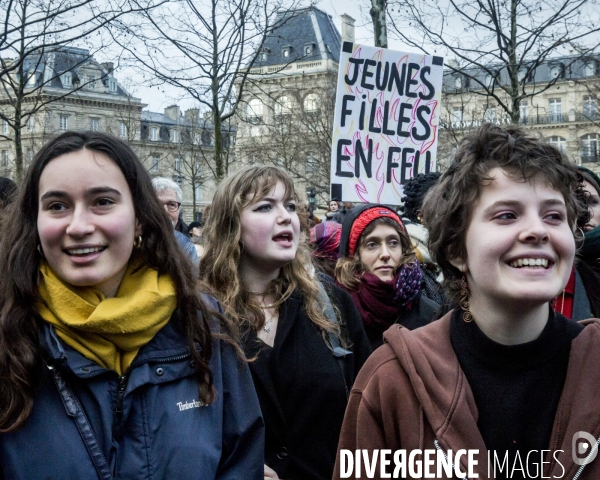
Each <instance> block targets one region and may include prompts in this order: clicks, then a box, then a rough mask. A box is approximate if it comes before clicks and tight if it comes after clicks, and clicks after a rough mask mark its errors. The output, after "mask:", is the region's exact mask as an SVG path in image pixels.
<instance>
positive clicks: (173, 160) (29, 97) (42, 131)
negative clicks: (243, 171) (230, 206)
mask: <svg viewBox="0 0 600 480" xmlns="http://www.w3.org/2000/svg"><path fill="white" fill-rule="evenodd" d="M23 70H24V72H26V75H27V79H26V85H25V87H26V88H25V90H24V93H23V95H22V97H21V98H20V99H21V103H22V107H21V115H22V117H23V119H22V121H21V122H20V125H21V127H20V131H19V132H18V133H19V135H18V141H19V142H20V145H21V149H22V152H23V155H22V156H23V167H24V170H26V168H27V167H28V165H29V164H30V163H31V161H32V160H33V156H34V155H35V153H36V152H37V151H38V150H39V148H40V147H41V146H42V145H43V144H44V143H45V142H46V141H48V140H49V139H51V138H53V137H54V136H56V135H58V134H60V133H62V132H65V131H67V130H80V131H99V132H105V133H109V134H112V135H115V136H117V137H119V138H122V139H123V140H125V141H127V142H128V143H129V144H130V145H131V147H132V148H133V150H134V151H135V152H136V154H137V155H138V156H139V158H140V160H141V161H142V162H143V163H144V165H145V166H146V168H147V169H148V171H149V172H150V174H151V175H152V176H166V177H168V178H172V179H173V180H175V181H176V182H177V183H178V184H179V185H180V186H181V187H182V190H183V197H184V198H183V205H182V214H183V216H184V219H185V220H186V221H188V222H189V221H192V220H194V219H195V218H197V213H196V212H201V211H202V209H203V207H204V206H206V205H207V204H208V203H210V201H211V200H212V192H213V191H214V181H213V176H212V170H211V162H212V149H213V147H212V145H213V139H212V128H211V124H210V122H207V121H205V120H204V118H203V117H202V116H201V115H200V113H199V111H198V110H197V109H190V110H187V111H186V112H184V113H182V112H181V111H180V108H179V107H178V106H177V105H173V106H170V107H167V108H165V109H164V112H162V113H156V112H150V111H147V110H144V107H145V106H146V105H145V104H144V103H142V100H141V99H140V98H136V97H134V96H132V95H130V94H129V93H128V92H127V90H126V89H125V88H124V87H123V85H122V84H121V83H120V82H119V81H118V80H117V78H116V77H115V72H114V68H113V64H112V63H99V62H97V61H96V60H95V59H94V58H93V57H92V56H91V55H90V54H89V51H88V50H85V49H79V48H71V47H62V48H58V49H56V50H55V51H53V52H50V53H44V54H43V55H39V56H36V57H31V58H27V59H25V61H24V69H23ZM17 80H18V79H17ZM4 81H5V83H6V82H7V81H8V82H13V84H14V83H15V78H11V79H5V80H4ZM8 86H9V87H10V86H11V85H8ZM3 90H4V92H3V93H2V92H0V109H1V111H2V113H3V114H4V115H5V116H6V117H7V119H6V120H0V122H1V123H2V125H1V127H0V176H7V177H13V178H14V177H15V172H16V164H15V162H16V142H17V135H16V134H17V132H16V128H18V125H16V124H15V122H14V121H13V120H12V119H13V118H14V110H15V107H14V105H15V98H14V96H13V95H11V91H10V89H7V88H5V89H3ZM7 90H8V91H7ZM13 90H15V89H13ZM228 138H229V137H228Z"/></svg>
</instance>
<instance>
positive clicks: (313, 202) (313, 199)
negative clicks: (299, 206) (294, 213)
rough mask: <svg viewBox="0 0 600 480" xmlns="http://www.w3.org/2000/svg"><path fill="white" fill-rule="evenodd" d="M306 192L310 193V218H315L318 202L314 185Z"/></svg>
mask: <svg viewBox="0 0 600 480" xmlns="http://www.w3.org/2000/svg"><path fill="white" fill-rule="evenodd" d="M306 193H307V195H308V213H309V215H308V216H309V218H313V212H314V210H315V205H316V203H317V194H316V193H315V189H314V188H313V187H310V188H309V189H308V191H307V192H306Z"/></svg>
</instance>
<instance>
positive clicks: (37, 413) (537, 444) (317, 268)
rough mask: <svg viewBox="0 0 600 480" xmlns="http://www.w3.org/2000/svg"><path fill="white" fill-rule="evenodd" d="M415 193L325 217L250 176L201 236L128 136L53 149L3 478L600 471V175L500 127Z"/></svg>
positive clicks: (80, 136)
mask: <svg viewBox="0 0 600 480" xmlns="http://www.w3.org/2000/svg"><path fill="white" fill-rule="evenodd" d="M404 194H405V197H404V198H403V199H402V205H380V204H357V205H353V204H351V203H349V202H344V203H342V202H341V201H340V199H338V198H332V199H331V201H330V203H329V205H328V210H327V212H326V214H325V215H324V218H323V221H322V222H320V223H316V224H315V222H314V218H310V217H309V214H308V212H307V210H306V208H305V204H304V199H303V198H302V197H301V195H300V194H299V193H298V191H297V190H296V188H295V186H294V183H293V181H292V179H291V178H290V176H289V175H288V174H287V173H286V172H285V171H283V170H281V169H280V168H277V167H272V166H252V167H246V168H242V169H240V170H238V171H236V172H234V173H232V174H230V175H229V176H228V177H227V178H226V179H225V180H223V181H222V182H221V183H220V184H219V186H218V188H217V190H216V193H215V195H214V198H213V201H212V203H211V205H210V206H209V208H207V209H206V210H205V212H204V215H203V218H202V220H201V221H197V222H193V223H191V224H190V225H186V224H185V223H184V222H183V219H182V217H181V204H182V192H181V189H180V187H179V186H178V185H177V184H176V183H175V182H172V181H171V180H169V179H166V178H154V179H151V178H150V176H149V174H148V173H147V171H146V170H145V168H144V167H143V165H142V163H141V162H140V161H139V159H138V158H137V157H136V156H135V154H134V153H133V151H132V150H131V148H130V147H129V146H128V145H127V144H126V143H125V142H124V141H122V140H120V139H117V138H114V137H111V136H109V135H106V134H102V133H97V132H88V133H80V132H67V133H64V134H62V135H60V136H59V137H57V138H55V139H53V140H51V141H50V142H49V143H47V144H46V145H45V146H44V147H43V148H42V149H41V150H40V151H39V152H38V153H37V155H36V156H35V158H34V160H33V162H32V164H31V166H30V167H29V170H28V171H27V174H26V176H25V179H24V181H23V184H22V185H21V186H19V187H17V186H16V185H14V183H10V182H0V200H1V205H0V206H1V207H2V215H1V220H0V221H1V224H2V227H3V235H2V238H1V239H0V250H1V253H0V269H2V271H3V272H4V274H3V276H2V277H0V307H1V310H0V312H1V313H0V478H3V479H32V478H100V479H113V478H128V479H129V478H131V479H133V478H178V479H187V478H190V479H192V478H206V479H219V480H226V479H231V480H233V479H248V480H257V479H263V478H264V479H278V478H279V479H282V480H312V479H316V480H325V479H331V478H335V479H337V478H347V476H346V475H342V470H343V468H344V467H343V465H342V460H341V456H340V453H339V452H340V451H351V452H355V451H362V450H364V451H367V452H376V451H383V450H390V451H392V452H394V451H398V450H401V449H404V450H406V451H416V450H419V451H421V452H422V451H424V450H426V449H437V450H441V451H443V452H451V451H454V452H456V451H459V450H461V449H468V450H472V449H477V450H479V451H480V452H481V455H480V457H479V461H478V463H477V465H476V467H475V472H476V473H478V474H479V478H490V477H489V473H488V472H489V467H490V465H489V463H488V461H489V458H490V457H489V456H488V455H486V454H485V452H491V451H493V452H496V454H497V455H500V456H502V457H504V456H506V459H507V462H508V464H510V465H514V464H515V463H516V461H517V459H519V458H521V459H524V460H523V462H524V464H525V467H524V468H523V469H521V470H519V471H518V472H517V474H516V475H514V472H512V473H513V475H512V476H511V477H509V476H507V474H506V473H504V475H505V476H504V477H502V478H542V477H544V478H551V477H552V476H554V477H555V478H573V477H574V476H577V478H581V479H586V478H589V479H592V478H598V476H600V463H599V461H596V462H591V463H590V464H589V465H587V464H586V463H583V464H581V463H576V462H575V460H574V458H575V452H574V449H575V448H576V447H575V441H574V440H573V442H572V439H573V438H574V435H575V434H576V433H578V432H581V431H584V432H589V434H591V435H592V436H593V437H594V438H598V443H600V438H599V437H600V404H598V402H597V398H598V397H599V396H600V376H598V374H597V373H596V372H597V370H598V369H597V368H596V361H595V355H599V356H600V322H599V321H598V320H596V319H595V318H594V317H596V316H597V315H598V314H600V288H599V287H600V263H599V259H600V178H598V176H597V175H596V174H595V173H594V172H592V171H590V170H588V169H586V168H583V167H576V166H575V165H573V163H572V162H571V161H570V160H569V159H568V158H567V157H566V156H565V155H564V154H563V153H562V152H561V151H559V150H558V149H556V148H555V147H553V146H552V145H550V144H547V143H544V142H543V141H541V140H539V139H537V138H533V137H530V136H528V135H527V134H526V133H525V132H524V131H522V130H520V129H519V128H517V127H513V126H508V127H499V126H496V125H491V124H486V125H484V126H482V127H481V128H479V129H478V130H477V131H474V132H472V133H471V134H469V135H467V136H465V138H464V139H463V140H462V141H461V143H460V145H459V148H458V149H457V151H456V153H455V154H454V157H453V158H452V159H451V161H450V164H449V165H448V167H447V169H446V170H445V171H444V172H443V173H431V174H419V175H416V176H415V177H414V178H413V179H411V180H409V181H408V183H407V184H406V185H405V186H404ZM532 451H546V452H550V453H547V454H546V455H545V456H544V454H541V456H540V455H538V456H537V457H536V456H530V455H528V452H532ZM438 458H439V457H438ZM432 461H433V462H434V464H435V461H436V460H435V459H434V460H432ZM374 462H375V463H374V464H373V465H372V466H373V468H375V471H377V472H384V473H385V472H386V468H388V467H389V468H388V471H387V473H389V474H391V469H393V466H391V467H390V466H389V465H388V467H386V466H385V465H379V464H378V463H377V462H378V461H377V460H374ZM461 462H462V460H461ZM462 466H463V467H464V468H465V470H466V468H467V467H466V464H463V465H462ZM561 469H562V470H563V472H562V475H559V473H561ZM433 470H435V467H434V468H433ZM534 470H535V471H537V472H538V474H536V475H537V476H535V477H531V476H529V472H532V471H534ZM525 471H527V472H528V473H527V475H525V473H524V472H525ZM356 475H358V476H356ZM366 475H367V474H366V471H365V470H363V471H362V472H359V471H358V470H357V471H356V472H355V476H353V477H352V478H367V476H366ZM520 475H521V476H520ZM381 476H382V477H383V476H384V475H383V473H382V474H381ZM411 478H412V477H411ZM444 478H446V477H444ZM492 478H501V477H492Z"/></svg>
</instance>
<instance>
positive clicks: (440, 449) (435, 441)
mask: <svg viewBox="0 0 600 480" xmlns="http://www.w3.org/2000/svg"><path fill="white" fill-rule="evenodd" d="M433 444H434V445H435V448H436V450H439V451H440V452H442V455H443V456H444V458H445V459H446V462H448V455H446V452H444V450H443V449H442V447H441V446H440V443H439V442H438V441H437V438H436V439H435V440H434V441H433ZM448 463H450V465H451V466H452V471H453V472H456V470H454V463H452V462H448ZM461 480H467V477H463V478H462V479H461ZM573 480H575V479H573Z"/></svg>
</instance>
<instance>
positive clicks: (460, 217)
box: [422, 123, 584, 302]
mask: <svg viewBox="0 0 600 480" xmlns="http://www.w3.org/2000/svg"><path fill="white" fill-rule="evenodd" d="M494 168H501V169H503V170H504V172H506V174H508V175H509V176H510V178H512V179H513V180H515V181H519V182H521V181H522V182H531V181H533V180H536V179H540V180H541V181H542V182H543V183H544V184H546V185H549V186H551V187H552V188H554V189H555V190H556V191H558V192H560V193H561V194H562V195H563V197H564V199H565V204H566V207H567V220H568V223H569V225H570V226H571V228H572V229H575V224H576V221H577V218H578V217H579V216H580V215H581V209H582V208H584V207H583V206H582V205H581V204H580V203H579V201H578V200H577V198H576V196H575V193H576V192H577V190H578V189H579V188H580V185H579V184H578V176H577V170H576V167H575V166H574V165H573V164H572V163H571V162H570V161H569V159H568V158H567V157H566V155H564V154H563V153H562V152H561V151H560V150H558V149H557V148H556V147H554V146H552V145H550V144H549V143H544V142H543V141H542V140H539V139H537V138H534V137H530V136H527V135H526V133H525V132H524V131H523V130H522V129H520V128H519V127H517V126H515V125H510V126H506V127H500V126H497V125H493V124H490V123H488V124H484V125H483V126H481V127H480V128H479V129H477V130H476V131H474V132H472V133H470V134H468V135H466V136H465V137H464V138H463V139H462V141H461V142H460V144H459V146H458V149H457V151H456V153H455V155H454V158H453V159H452V163H451V164H450V167H449V168H448V170H446V172H445V173H444V174H443V175H442V178H441V179H440V181H439V183H438V184H437V185H436V186H435V187H433V188H432V189H431V190H430V191H429V193H428V194H427V197H426V198H425V201H424V202H423V209H422V216H423V223H424V224H425V226H426V227H427V228H428V229H429V249H430V251H431V253H432V255H433V257H434V259H435V261H436V262H437V263H438V264H439V266H440V267H441V268H442V272H443V274H444V287H445V289H446V291H447V293H448V297H449V299H450V300H451V301H455V302H456V301H457V300H458V298H459V294H460V282H461V278H462V273H461V272H460V271H459V270H458V269H457V268H456V267H454V266H453V265H452V264H451V263H450V261H451V260H453V259H463V260H464V259H466V258H467V251H466V246H465V237H466V232H467V229H468V227H469V223H470V221H471V214H472V211H473V206H474V204H475V202H476V201H477V199H478V198H479V196H480V193H481V187H482V186H483V185H485V183H486V182H491V181H493V179H492V178H490V177H489V175H488V174H489V172H490V171H491V170H492V169H494ZM576 239H577V235H576Z"/></svg>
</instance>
